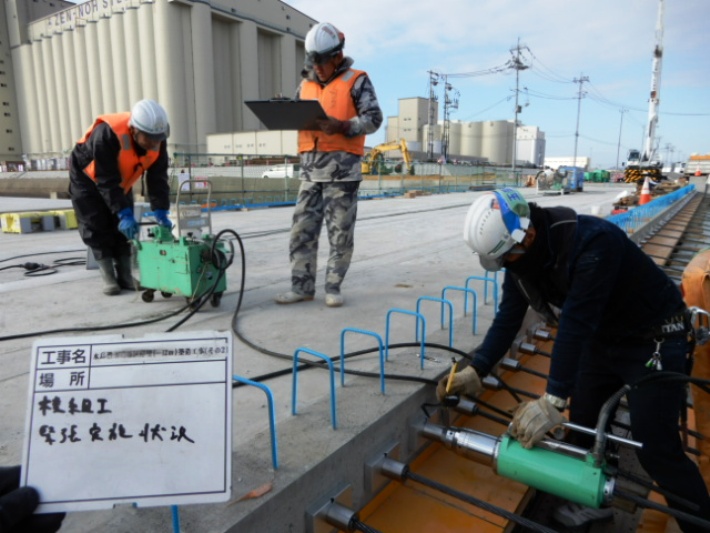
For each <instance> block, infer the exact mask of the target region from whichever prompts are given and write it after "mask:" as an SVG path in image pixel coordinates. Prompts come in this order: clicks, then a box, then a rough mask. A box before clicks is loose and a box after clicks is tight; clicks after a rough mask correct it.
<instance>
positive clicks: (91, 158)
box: [69, 100, 172, 295]
mask: <svg viewBox="0 0 710 533" xmlns="http://www.w3.org/2000/svg"><path fill="white" fill-rule="evenodd" d="M169 133H170V125H169V124H168V115H167V113H166V112H165V109H163V107H162V106H161V105H160V104H159V103H157V102H155V101H154V100H141V101H139V102H138V103H136V104H135V105H134V106H133V109H132V110H131V111H130V112H123V113H112V114H106V115H101V116H99V117H98V118H97V119H96V120H95V121H94V123H93V124H92V125H91V127H89V129H88V130H87V131H86V133H85V134H84V136H83V137H82V138H81V139H79V141H78V142H77V144H76V146H75V147H74V150H73V151H72V153H71V162H70V168H69V195H70V197H71V201H72V205H73V206H74V211H75V212H76V217H77V222H78V224H79V235H80V236H81V239H82V240H83V241H84V244H86V245H87V246H88V247H89V248H90V249H91V251H92V253H93V254H94V258H95V259H96V262H97V263H98V265H99V269H100V271H101V277H102V279H103V282H104V288H103V292H104V294H106V295H115V294H118V293H120V292H121V289H135V283H134V281H133V276H132V275H131V248H130V244H129V240H131V239H134V238H135V237H136V236H137V235H138V229H139V226H138V222H136V220H135V217H134V214H133V185H134V184H135V183H136V182H137V181H138V180H139V179H140V178H141V177H142V176H143V174H144V173H145V176H146V185H147V189H148V197H149V200H150V207H151V209H152V211H153V214H154V216H155V218H156V220H157V222H158V223H159V224H161V225H163V226H166V227H170V228H172V223H171V222H170V219H169V218H168V213H169V209H170V196H169V194H170V184H169V182H168V152H167V149H166V139H167V137H168V135H169Z"/></svg>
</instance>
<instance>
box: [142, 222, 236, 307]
mask: <svg viewBox="0 0 710 533" xmlns="http://www.w3.org/2000/svg"><path fill="white" fill-rule="evenodd" d="M149 236H150V237H152V238H151V239H150V240H145V241H135V243H136V244H135V250H136V258H137V261H138V269H139V273H140V285H141V287H142V288H143V290H144V292H143V294H142V295H141V297H142V299H143V301H144V302H152V301H153V299H154V295H155V292H156V291H159V292H160V293H161V294H162V295H163V297H164V298H169V297H171V296H173V295H178V296H184V297H185V298H186V299H187V301H188V303H189V304H193V303H194V302H195V301H196V300H197V298H198V297H200V296H202V295H203V294H206V293H207V292H209V291H212V295H211V296H210V303H211V304H212V306H213V307H218V306H219V304H220V301H221V299H222V294H223V293H224V291H225V290H226V288H227V279H226V276H225V273H224V272H223V271H221V270H220V269H224V268H225V267H226V265H227V259H226V258H227V255H228V254H229V253H231V252H230V251H229V250H228V248H227V246H226V244H225V242H223V241H215V237H214V236H213V235H211V234H202V235H201V236H200V237H199V238H198V237H194V236H180V237H179V238H177V239H176V238H175V237H174V236H173V234H172V231H171V230H170V229H169V228H165V227H163V226H156V227H155V228H152V229H151V230H150V231H149ZM215 284H216V285H215ZM213 286H214V290H213V289H212V287H213Z"/></svg>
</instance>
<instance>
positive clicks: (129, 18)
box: [123, 6, 152, 106]
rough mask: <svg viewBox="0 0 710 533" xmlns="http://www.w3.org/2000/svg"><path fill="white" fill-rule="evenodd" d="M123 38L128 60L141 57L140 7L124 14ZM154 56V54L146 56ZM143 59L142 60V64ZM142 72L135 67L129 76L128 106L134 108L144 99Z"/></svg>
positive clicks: (131, 8) (129, 7)
mask: <svg viewBox="0 0 710 533" xmlns="http://www.w3.org/2000/svg"><path fill="white" fill-rule="evenodd" d="M123 26H124V27H123V38H124V39H125V42H126V45H125V46H126V58H128V61H130V60H131V58H134V57H141V52H142V51H143V50H144V49H141V47H140V30H139V28H138V7H136V6H128V7H127V8H126V11H125V13H124V14H123ZM146 55H152V54H146ZM142 62H143V59H142V58H141V63H142ZM142 74H143V72H142V70H141V69H137V68H135V67H133V68H132V69H131V74H130V76H128V105H129V106H133V104H135V103H136V102H137V101H138V100H141V99H142V98H143V88H142V85H143V82H142V79H141V78H142Z"/></svg>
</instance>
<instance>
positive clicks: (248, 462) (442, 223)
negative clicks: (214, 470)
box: [0, 184, 630, 532]
mask: <svg viewBox="0 0 710 533" xmlns="http://www.w3.org/2000/svg"><path fill="white" fill-rule="evenodd" d="M624 188H630V186H628V185H623V184H621V185H608V184H598V185H597V184H594V185H590V186H589V187H588V188H587V190H586V191H585V192H584V193H581V194H572V195H566V196H564V197H559V196H549V197H545V196H540V195H537V194H536V193H535V191H534V190H532V189H521V190H522V192H523V194H524V195H525V196H526V197H528V199H530V200H533V201H536V202H538V203H539V204H541V205H560V204H564V205H569V206H571V207H573V208H575V209H577V210H578V211H579V212H583V213H587V214H588V213H591V212H592V208H593V207H594V206H598V207H599V210H600V212H601V213H608V211H609V210H610V207H611V203H612V202H613V199H614V197H615V196H616V195H617V194H618V193H619V192H620V191H621V190H622V189H624ZM479 194H481V193H480V192H468V193H454V194H448V195H437V196H417V197H415V198H391V199H380V200H370V201H363V202H361V203H360V206H359V219H358V223H357V232H356V250H355V255H354V258H353V263H352V266H351V269H350V272H349V273H348V276H347V278H346V281H345V283H344V285H343V294H344V296H345V305H344V306H343V307H341V308H337V309H331V308H328V307H326V306H325V303H324V300H323V298H324V294H323V289H322V287H323V282H324V280H323V267H324V265H325V262H326V258H327V240H326V237H325V235H323V236H322V237H321V247H320V248H321V249H320V252H319V265H320V267H319V269H318V276H319V278H318V293H317V295H316V299H315V301H313V302H308V303H299V304H295V305H290V306H279V305H277V304H275V303H274V302H273V297H274V296H275V294H276V293H277V292H279V291H283V290H288V288H289V286H290V283H289V277H290V273H289V266H288V235H289V229H290V220H291V214H292V208H272V209H261V210H253V211H247V212H220V213H216V214H214V215H213V217H212V223H213V229H214V231H215V232H219V231H221V230H223V229H232V230H234V231H236V232H237V233H238V234H239V235H240V237H241V239H242V241H243V244H244V249H245V257H246V284H245V287H244V292H243V301H242V304H241V309H240V311H239V314H238V316H236V318H235V317H234V312H235V309H236V305H237V301H238V296H239V294H238V291H239V280H240V276H241V270H240V266H239V261H240V259H239V258H237V260H236V261H235V264H234V265H233V266H232V267H231V268H230V269H229V271H228V272H227V276H228V287H227V292H226V294H225V295H224V297H223V299H222V302H221V306H220V307H218V308H212V307H205V308H203V309H202V310H200V312H198V313H197V314H196V315H195V316H193V317H192V318H191V319H190V320H189V321H187V322H186V323H185V324H184V325H182V326H181V327H180V330H181V331H197V330H207V329H209V330H230V329H231V327H232V324H233V323H236V331H237V334H236V335H237V338H235V353H234V372H235V374H238V375H240V376H243V377H246V378H249V379H259V377H260V376H263V375H265V374H268V373H271V372H275V371H278V370H288V369H289V368H290V367H291V363H290V358H291V357H292V355H293V352H294V350H296V349H297V348H299V347H308V348H310V349H313V350H316V351H318V352H321V353H324V354H328V355H330V356H333V357H335V356H337V355H338V354H339V353H340V333H341V331H342V329H343V328H346V327H353V328H360V329H364V330H368V331H373V332H376V333H378V334H380V335H381V336H382V337H383V339H384V337H385V324H386V315H387V311H388V310H389V309H392V308H401V309H408V310H414V309H415V306H416V302H417V299H418V298H419V297H420V296H432V297H440V296H441V292H442V289H443V288H444V287H446V286H449V285H454V286H461V285H463V284H464V283H465V280H466V278H467V277H468V276H471V275H479V276H480V275H483V271H482V270H481V268H480V266H479V265H478V261H477V260H476V259H475V257H474V256H473V255H472V254H471V252H470V250H469V249H468V248H467V247H466V246H465V244H464V243H463V241H462V238H461V233H462V224H463V221H464V218H465V214H466V211H467V209H468V206H469V205H470V204H471V202H472V201H473V199H474V198H476V197H477V196H478V195H479ZM45 205H47V206H48V207H45ZM49 206H51V207H49ZM21 207H27V209H33V210H36V209H44V208H50V209H60V208H64V207H66V201H62V200H38V199H13V198H0V212H8V211H18V210H20V208H21ZM595 209H596V208H595ZM235 244H236V243H235ZM68 258H69V259H71V258H77V259H85V247H84V246H83V244H82V242H81V240H80V239H79V237H78V233H77V232H76V230H67V231H54V232H51V233H42V232H39V233H31V234H2V233H0V269H2V270H0V292H2V301H3V305H2V313H1V314H0V409H2V413H3V416H2V418H1V419H0V464H3V465H9V464H18V463H19V462H20V460H21V456H22V445H23V440H24V431H25V430H24V419H25V411H26V409H27V394H28V371H29V356H30V351H31V346H32V342H33V340H34V339H35V338H37V337H38V336H39V335H42V336H56V335H57V333H56V331H58V330H68V329H71V328H87V330H86V331H76V332H74V333H72V334H75V335H90V334H95V333H96V330H98V329H99V328H108V327H116V326H118V327H116V329H114V330H111V331H113V332H119V333H122V334H123V335H125V336H126V337H140V336H142V335H144V334H145V333H147V332H161V331H166V330H167V329H168V328H169V327H171V326H172V325H173V324H175V323H176V322H177V321H178V320H179V319H181V318H182V316H173V317H170V318H166V319H165V320H162V321H160V322H155V323H151V324H145V325H136V326H134V327H127V326H120V325H121V324H137V323H140V322H142V321H147V320H152V319H156V318H158V317H161V316H165V315H168V314H170V313H173V312H175V311H176V310H178V309H179V308H180V307H181V306H183V305H184V303H185V302H184V300H182V299H178V298H171V299H164V298H162V297H161V296H159V295H156V299H155V301H154V302H152V303H150V304H147V303H144V302H143V301H141V298H140V295H139V294H138V293H130V292H124V293H122V294H120V295H118V296H114V297H107V296H104V295H103V294H102V293H101V282H100V279H99V274H98V272H97V271H95V270H92V271H90V270H86V269H85V267H84V265H69V266H65V265H61V266H57V267H56V269H57V272H56V273H55V274H52V275H47V276H41V277H26V276H25V275H24V270H23V269H20V268H7V267H10V266H12V265H15V264H19V263H23V262H26V261H35V262H40V263H45V264H48V265H49V264H53V263H54V262H55V261H56V260H65V259H68ZM69 262H71V261H69ZM474 288H475V289H476V290H477V291H478V294H479V298H481V299H482V294H483V290H482V286H481V285H478V286H474ZM451 299H452V301H453V302H454V307H455V310H454V316H455V318H456V322H455V337H454V346H455V347H456V348H458V349H460V350H464V351H470V350H471V349H472V348H473V347H474V346H475V345H476V344H478V343H479V342H480V341H481V339H482V335H483V333H484V332H485V329H486V328H487V326H488V324H489V323H490V319H491V317H492V312H491V309H492V306H491V304H490V303H489V304H488V305H483V302H482V301H480V300H479V315H478V316H479V324H478V325H479V331H478V335H472V333H471V330H472V321H471V320H472V319H471V316H470V315H469V316H467V317H464V316H463V292H459V293H455V294H453V293H452V294H451ZM422 310H423V313H424V314H425V316H426V320H427V326H428V327H427V333H428V339H427V340H428V341H430V342H436V343H440V344H446V343H447V342H448V331H446V330H442V329H441V328H440V326H439V321H440V313H439V305H437V304H436V303H434V302H426V303H425V305H423V306H422ZM414 331H415V329H414V321H413V319H412V318H411V317H407V316H396V317H394V318H393V319H392V326H391V331H390V333H391V335H390V343H405V342H409V343H412V342H414V341H415V338H414ZM52 332H55V333H52ZM374 345H375V344H374V342H373V339H372V338H369V337H367V336H362V335H360V336H358V335H355V334H353V335H352V336H350V335H348V337H347V347H346V348H347V350H346V351H348V352H350V351H355V350H363V349H367V348H372V347H373V346H374ZM426 354H427V358H426V360H425V368H424V370H423V371H422V370H420V368H419V348H418V347H417V346H412V347H407V348H402V349H397V350H393V351H392V354H391V356H390V361H389V362H388V363H387V365H386V371H387V373H388V374H396V375H399V376H412V377H414V378H417V379H418V380H419V381H406V380H400V379H398V380H395V379H388V380H387V382H386V386H387V390H386V394H385V395H382V394H380V390H379V380H378V378H377V377H375V378H372V377H362V376H353V375H348V376H347V380H346V386H345V387H344V388H341V387H340V386H339V385H338V387H337V409H338V418H339V423H338V429H337V430H333V429H332V427H331V418H330V410H329V401H328V398H329V386H328V374H327V372H325V371H324V370H321V369H316V370H309V371H306V372H302V374H301V375H300V378H299V381H300V384H299V404H298V412H299V414H298V415H296V416H293V415H292V414H291V392H292V377H291V376H290V375H289V374H286V375H284V376H281V377H278V378H274V379H269V380H268V381H265V382H264V383H265V384H266V385H268V386H269V387H270V388H271V390H272V391H273V393H274V397H275V407H276V418H277V431H278V439H279V460H280V468H279V469H278V470H274V469H273V468H272V465H271V451H270V443H269V424H268V410H267V404H266V400H265V397H264V394H263V393H262V392H261V391H258V390H253V389H251V388H247V387H239V388H237V389H235V390H234V394H233V401H234V405H233V410H234V411H233V412H234V420H233V435H234V442H233V449H234V456H233V458H234V459H233V460H234V469H233V477H232V483H233V494H232V496H233V497H232V499H231V500H230V501H229V502H228V503H226V504H219V505H192V506H184V507H181V509H180V514H181V519H182V526H183V530H184V531H200V532H207V531H215V532H217V531H219V532H221V531H229V530H233V531H259V530H260V531H293V532H298V531H306V527H307V525H306V519H305V514H306V510H307V509H308V508H309V507H310V506H311V505H314V504H315V503H317V501H318V500H319V499H321V498H327V497H328V496H329V495H330V494H332V491H333V490H335V488H336V487H337V486H340V485H343V484H345V485H350V486H351V487H352V488H353V493H354V498H355V501H354V505H356V506H357V505H362V504H364V503H365V499H366V497H367V495H368V490H369V489H368V487H367V486H366V482H365V478H364V473H363V465H364V462H366V460H367V459H368V458H369V457H372V456H373V455H376V454H377V453H378V450H381V449H382V448H383V447H385V446H387V445H388V443H391V442H393V441H396V442H399V443H400V446H401V447H402V449H403V453H404V454H410V455H411V454H413V453H415V452H416V449H417V448H418V446H419V445H420V443H419V442H418V441H417V440H416V439H415V438H414V437H412V436H411V435H410V434H409V429H408V428H409V423H410V420H411V417H412V416H414V415H415V414H416V413H417V412H418V411H419V408H420V405H421V404H422V403H423V402H424V401H431V400H433V398H434V389H433V387H432V386H430V385H424V384H422V383H421V379H422V378H424V379H429V380H434V379H435V378H437V377H438V376H439V375H441V374H442V373H443V372H445V371H447V370H448V368H449V365H450V359H451V354H450V353H449V352H447V351H446V350H437V349H427V351H426ZM277 355H280V357H278V356H277ZM347 368H348V369H356V370H364V371H368V372H374V373H377V372H378V369H379V358H378V356H377V354H367V355H362V356H358V357H357V358H353V359H349V360H348V362H347ZM106 460H107V461H110V460H111V458H110V457H107V458H106ZM255 490H256V492H262V491H263V492H265V494H264V495H262V496H258V497H257V496H254V495H253V491H255ZM170 520H171V515H170V510H169V509H166V508H152V509H148V508H146V509H133V508H120V509H114V510H111V511H100V512H84V513H73V514H71V515H69V516H68V517H67V518H66V520H65V525H64V526H63V528H62V531H67V532H88V531H97V530H101V531H105V532H120V531H157V530H166V529H167V528H168V527H170Z"/></svg>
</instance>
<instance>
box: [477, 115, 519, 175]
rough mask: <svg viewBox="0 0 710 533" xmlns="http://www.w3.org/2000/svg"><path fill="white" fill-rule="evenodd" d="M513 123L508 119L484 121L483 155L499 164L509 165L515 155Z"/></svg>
mask: <svg viewBox="0 0 710 533" xmlns="http://www.w3.org/2000/svg"><path fill="white" fill-rule="evenodd" d="M512 129H513V125H512V124H511V123H510V122H508V121H507V120H495V121H487V122H484V123H483V141H482V152H483V154H482V155H483V157H487V158H488V160H489V161H490V162H491V163H494V164H497V165H509V164H510V163H511V159H512V155H513V145H512Z"/></svg>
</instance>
